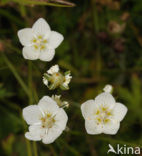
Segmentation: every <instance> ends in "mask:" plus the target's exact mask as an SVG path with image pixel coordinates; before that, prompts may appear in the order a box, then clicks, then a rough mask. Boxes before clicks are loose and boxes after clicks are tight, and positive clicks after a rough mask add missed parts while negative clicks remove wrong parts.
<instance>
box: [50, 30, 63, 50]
mask: <svg viewBox="0 0 142 156" xmlns="http://www.w3.org/2000/svg"><path fill="white" fill-rule="evenodd" d="M63 39H64V37H63V35H62V34H60V33H58V32H56V31H51V34H50V38H49V40H48V43H49V45H50V46H51V47H52V48H54V49H56V48H57V47H58V46H59V45H60V44H61V42H62V41H63Z"/></svg>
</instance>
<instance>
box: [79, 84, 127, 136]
mask: <svg viewBox="0 0 142 156" xmlns="http://www.w3.org/2000/svg"><path fill="white" fill-rule="evenodd" d="M106 88H107V87H105V89H104V90H106ZM108 89H109V90H110V92H111V89H110V86H109V88H107V91H106V92H103V93H101V94H99V95H98V96H97V97H96V98H95V100H88V101H86V102H85V103H83V104H82V105H81V111H82V115H83V117H84V119H85V128H86V131H87V133H88V134H101V133H105V134H111V135H114V134H116V133H117V131H118V130H119V128H120V122H121V121H122V120H123V118H124V116H125V115H126V113H127V107H126V106H124V105H123V104H121V103H118V102H116V101H115V99H114V97H113V96H112V95H111V94H110V93H109V92H108Z"/></svg>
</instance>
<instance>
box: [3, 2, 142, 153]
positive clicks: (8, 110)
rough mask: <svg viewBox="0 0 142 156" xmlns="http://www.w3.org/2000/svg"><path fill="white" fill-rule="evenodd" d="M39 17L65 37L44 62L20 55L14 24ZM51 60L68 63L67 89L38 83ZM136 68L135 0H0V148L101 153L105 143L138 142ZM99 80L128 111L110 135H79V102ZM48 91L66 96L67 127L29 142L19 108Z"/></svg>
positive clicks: (139, 47)
mask: <svg viewBox="0 0 142 156" xmlns="http://www.w3.org/2000/svg"><path fill="white" fill-rule="evenodd" d="M49 2H50V3H49ZM73 3H74V4H76V6H74V4H73ZM49 5H51V6H49ZM52 5H53V6H52ZM39 17H43V18H45V19H46V20H47V22H48V23H49V25H50V26H51V28H52V30H55V31H58V32H60V33H62V34H63V35H64V37H65V39H64V41H63V43H62V44H61V45H60V47H58V48H57V49H56V55H55V58H54V60H53V61H51V62H41V61H40V60H36V61H28V60H25V59H24V58H23V56H22V46H21V44H20V42H19V40H18V38H17V31H18V30H19V29H22V28H25V27H31V26H32V24H33V23H34V22H35V21H36V20H37V19H38V18H39ZM54 64H59V65H60V67H61V68H62V69H63V70H68V69H69V70H71V72H72V76H73V79H72V82H71V84H70V90H68V91H61V90H54V91H49V90H48V88H47V87H46V86H44V85H43V83H42V75H43V73H44V72H45V71H46V70H47V69H48V68H49V67H50V66H51V65H54ZM30 68H32V73H30V72H31V70H30ZM141 73H142V1H141V0H74V1H72V3H67V2H63V1H58V0H54V1H53V0H52V1H51V0H50V1H47V0H39V1H38V0H1V1H0V156H30V152H31V155H35V154H34V149H35V146H37V151H38V155H39V156H87V155H88V156H100V155H106V153H107V151H108V144H111V145H112V146H113V147H116V145H117V144H120V145H122V146H124V145H127V146H132V147H136V146H139V147H142V74H141ZM31 75H32V76H31ZM105 84H112V85H113V86H114V92H113V94H114V96H115V97H116V100H117V101H119V102H122V103H124V104H125V105H126V106H127V107H128V113H127V115H126V117H125V119H124V120H123V121H122V122H121V128H120V129H119V131H118V133H117V134H116V135H115V136H109V135H104V134H101V135H96V136H95V135H93V136H91V135H87V133H86V131H85V128H84V119H83V117H82V115H81V112H80V105H81V104H82V103H83V102H84V101H86V100H88V99H93V98H95V96H96V95H97V94H99V93H100V92H101V91H102V88H103V87H104V85H105ZM30 88H32V90H31V91H32V92H29V90H30ZM52 94H61V95H62V98H63V99H64V100H67V101H69V102H70V107H69V108H68V109H66V112H67V114H68V116H69V121H68V124H67V126H68V128H67V129H66V131H65V132H64V133H63V134H62V135H61V136H60V137H59V138H58V139H57V140H56V141H55V142H54V143H53V144H50V145H44V144H42V143H41V142H37V144H36V145H35V144H33V142H29V141H27V140H26V139H25V137H24V133H25V131H26V130H27V126H26V124H25V122H24V121H23V119H22V109H23V108H24V107H26V106H28V104H29V103H37V101H38V99H39V98H41V97H42V96H43V95H50V96H51V95H52ZM31 97H32V99H31ZM29 147H31V148H30V149H31V150H30V149H29ZM110 155H111V154H110ZM35 156H36V155H35Z"/></svg>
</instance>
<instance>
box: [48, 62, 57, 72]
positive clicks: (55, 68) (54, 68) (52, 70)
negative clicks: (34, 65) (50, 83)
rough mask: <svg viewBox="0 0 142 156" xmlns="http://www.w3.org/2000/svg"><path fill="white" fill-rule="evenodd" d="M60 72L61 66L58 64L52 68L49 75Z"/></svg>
mask: <svg viewBox="0 0 142 156" xmlns="http://www.w3.org/2000/svg"><path fill="white" fill-rule="evenodd" d="M58 72H59V66H58V65H57V64H56V65H54V66H52V67H51V68H50V69H49V70H48V71H47V73H48V74H54V73H58Z"/></svg>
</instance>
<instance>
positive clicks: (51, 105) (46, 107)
mask: <svg viewBox="0 0 142 156" xmlns="http://www.w3.org/2000/svg"><path fill="white" fill-rule="evenodd" d="M38 106H39V107H40V108H41V110H42V111H43V112H50V113H56V112H57V111H58V109H59V106H58V105H57V103H56V102H55V101H54V100H53V99H52V98H50V97H49V96H44V97H43V98H42V99H41V100H40V101H39V103H38Z"/></svg>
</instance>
